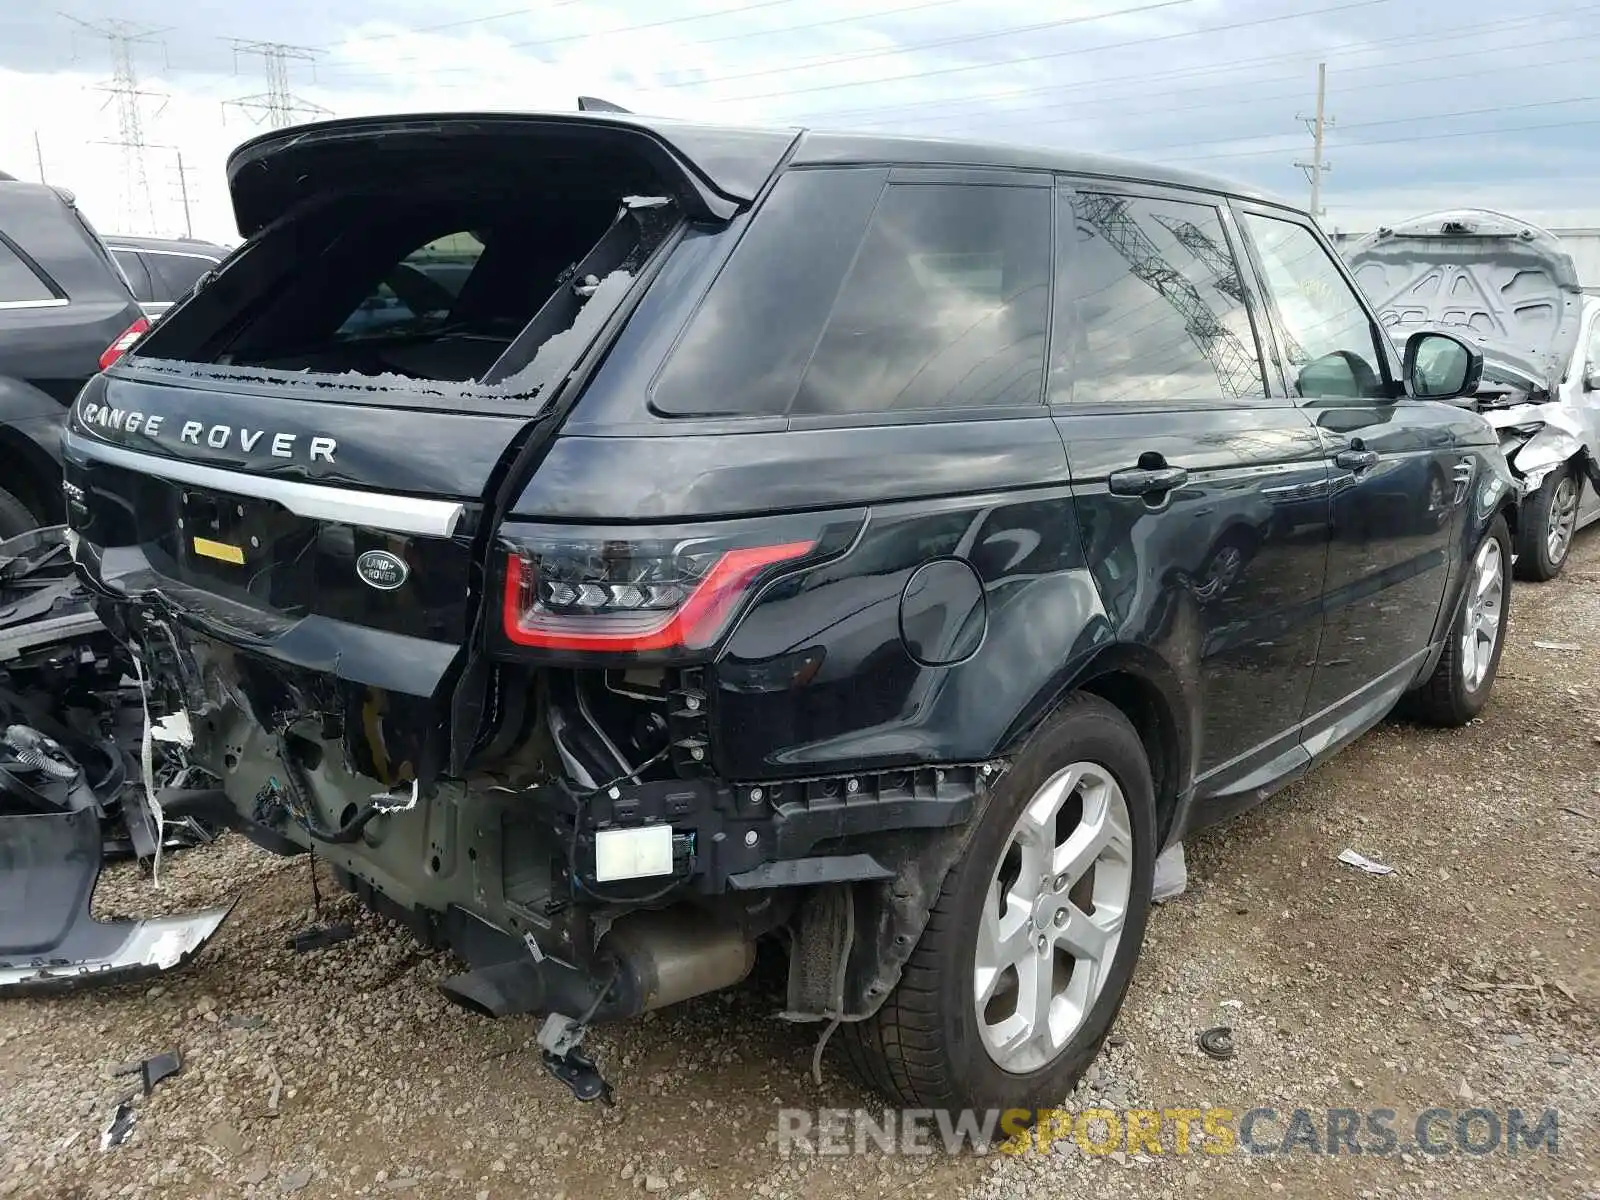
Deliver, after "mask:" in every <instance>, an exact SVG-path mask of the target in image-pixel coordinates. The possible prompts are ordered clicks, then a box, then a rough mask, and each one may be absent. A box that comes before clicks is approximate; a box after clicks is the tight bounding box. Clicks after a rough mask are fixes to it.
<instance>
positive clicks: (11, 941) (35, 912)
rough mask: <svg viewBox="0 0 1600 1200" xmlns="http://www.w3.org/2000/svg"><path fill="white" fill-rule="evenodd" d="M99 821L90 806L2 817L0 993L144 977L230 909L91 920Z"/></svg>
mask: <svg viewBox="0 0 1600 1200" xmlns="http://www.w3.org/2000/svg"><path fill="white" fill-rule="evenodd" d="M100 854H101V835H100V823H99V819H98V818H97V817H96V815H95V813H94V811H93V810H92V809H80V810H78V811H77V812H71V813H47V814H32V815H28V816H7V817H0V995H25V994H34V995H37V994H41V993H42V994H49V993H54V992H67V991H74V990H76V989H78V988H81V987H89V986H100V985H105V984H112V983H125V982H129V981H132V980H137V979H144V978H146V977H148V976H151V975H155V974H158V973H160V972H162V971H167V970H170V969H172V968H173V967H177V966H181V965H182V964H183V963H186V962H188V961H189V960H190V959H191V958H193V957H194V955H195V954H196V953H197V952H198V951H199V950H200V948H201V947H202V946H203V945H205V943H206V942H207V941H208V940H209V939H210V938H211V935H212V934H214V933H216V931H217V929H218V927H219V926H221V924H222V922H223V920H224V919H226V917H227V915H228V912H229V911H230V910H229V909H228V908H211V909H206V910H205V911H203V912H197V913H192V914H189V915H187V916H177V917H158V918H152V919H149V920H143V921H97V920H95V919H94V917H93V916H92V915H90V911H89V902H90V899H91V898H92V896H93V895H94V888H95V883H96V881H97V880H98V879H99V877H100Z"/></svg>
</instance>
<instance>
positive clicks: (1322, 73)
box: [1294, 63, 1333, 221]
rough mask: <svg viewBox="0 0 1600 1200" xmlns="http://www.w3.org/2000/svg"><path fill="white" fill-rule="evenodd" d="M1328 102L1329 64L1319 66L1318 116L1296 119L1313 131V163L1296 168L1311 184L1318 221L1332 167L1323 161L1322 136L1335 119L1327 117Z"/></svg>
mask: <svg viewBox="0 0 1600 1200" xmlns="http://www.w3.org/2000/svg"><path fill="white" fill-rule="evenodd" d="M1327 100H1328V64H1327V63H1318V64H1317V114H1316V116H1314V117H1300V116H1297V117H1295V120H1297V121H1303V122H1304V123H1305V126H1306V128H1307V129H1309V130H1310V131H1311V161H1310V162H1307V161H1305V160H1304V159H1297V160H1296V161H1295V164H1294V165H1295V166H1297V167H1299V168H1300V169H1301V170H1302V171H1304V172H1305V173H1306V179H1307V180H1308V181H1309V182H1310V184H1311V215H1312V217H1314V218H1315V219H1316V220H1318V221H1320V220H1321V219H1322V177H1323V176H1324V175H1326V174H1327V173H1328V172H1329V171H1330V170H1332V167H1331V165H1330V164H1328V163H1326V162H1324V161H1323V159H1322V135H1323V134H1324V133H1325V132H1326V131H1327V130H1329V129H1332V128H1333V118H1332V117H1330V116H1327V115H1326V111H1325V109H1326V105H1327Z"/></svg>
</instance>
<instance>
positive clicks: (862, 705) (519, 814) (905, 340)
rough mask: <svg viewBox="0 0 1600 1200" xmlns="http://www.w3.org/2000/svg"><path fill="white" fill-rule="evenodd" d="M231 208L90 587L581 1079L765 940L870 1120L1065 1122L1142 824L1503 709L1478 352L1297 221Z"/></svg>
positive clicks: (797, 182) (363, 203)
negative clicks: (912, 1112)
mask: <svg viewBox="0 0 1600 1200" xmlns="http://www.w3.org/2000/svg"><path fill="white" fill-rule="evenodd" d="M229 176H230V181H231V186H232V190H233V197H234V204H235V210H236V213H237V217H238V221H239V226H240V230H241V232H242V233H243V234H244V235H246V237H247V239H248V241H247V242H246V244H245V246H244V247H243V248H242V250H241V251H240V252H239V253H237V254H236V255H234V256H233V257H232V258H231V259H230V260H229V261H228V262H227V263H226V264H225V265H224V266H223V267H222V268H221V269H220V270H219V271H218V272H217V273H216V274H215V275H214V277H212V278H211V279H209V280H208V281H206V282H205V284H204V285H203V286H202V287H201V288H200V289H199V290H198V291H197V293H196V294H195V295H193V296H192V297H191V298H190V299H188V300H186V301H185V302H183V303H182V304H180V305H178V306H177V307H175V308H174V309H173V310H172V311H171V312H170V313H168V314H167V315H166V317H165V318H164V319H163V320H162V321H161V323H160V324H159V325H158V326H157V327H156V328H155V330H154V331H153V332H152V333H150V334H149V335H148V336H147V337H146V338H145V339H144V340H143V341H142V342H140V343H138V344H137V345H136V346H134V347H133V350H132V352H131V353H130V354H128V355H126V356H125V357H123V358H122V359H121V361H119V362H117V363H116V364H115V365H114V366H112V367H111V368H110V369H109V370H107V371H106V372H105V373H104V374H103V375H101V376H100V377H98V378H97V379H96V380H94V381H93V382H92V383H91V384H90V385H89V386H88V387H87V388H86V389H85V390H84V392H83V394H82V395H81V396H80V397H79V398H78V400H77V402H76V405H75V407H74V409H73V413H72V419H71V427H70V430H69V432H68V434H67V437H66V443H65V457H66V459H67V463H68V466H67V485H66V488H67V501H68V507H69V509H70V514H71V517H70V519H71V526H72V530H73V535H74V539H75V551H74V552H75V556H76V559H77V562H78V566H79V570H80V572H81V573H82V575H83V577H84V578H85V580H86V581H87V582H88V583H89V585H90V586H91V587H92V588H94V589H95V590H96V592H97V593H98V595H99V596H100V597H101V601H100V607H101V610H102V612H103V615H104V618H105V619H106V620H107V621H108V623H110V624H111V625H112V626H113V627H114V628H115V629H117V630H118V631H119V632H120V633H121V634H122V635H123V636H124V637H125V638H126V639H127V640H128V641H129V642H130V643H131V644H132V645H133V646H135V647H136V648H137V653H138V655H139V657H140V660H141V663H142V668H143V671H144V674H145V676H146V677H147V678H148V679H150V680H151V681H152V686H154V687H157V688H160V689H163V691H164V693H165V698H166V699H168V700H169V701H170V702H171V703H174V704H181V705H183V706H184V707H185V708H186V709H187V711H188V713H189V714H190V720H191V726H192V731H193V735H194V738H195V743H196V744H195V747H194V755H193V760H194V761H196V762H199V763H202V764H204V765H205V766H207V767H208V769H209V770H211V771H213V772H214V773H215V774H216V776H217V777H218V778H219V779H220V780H221V781H222V787H223V788H224V789H225V791H226V797H227V801H228V802H229V805H230V808H231V809H232V811H233V813H234V817H233V819H234V820H235V821H236V823H237V824H238V825H239V826H240V827H241V828H243V829H245V830H247V831H248V832H249V833H250V834H251V836H253V837H254V838H255V839H256V840H258V841H259V842H261V843H263V844H265V845H267V846H270V847H273V848H276V849H278V850H280V851H283V852H286V853H290V852H297V851H301V850H304V849H307V848H309V849H311V850H313V851H314V852H315V853H317V854H319V855H321V856H323V857H325V858H326V859H328V860H329V861H330V862H331V863H333V864H335V865H336V866H337V868H338V869H339V870H340V871H341V872H342V873H343V877H344V878H345V879H346V880H347V881H348V882H349V883H350V884H351V886H353V887H354V888H355V889H357V890H358V891H359V892H360V893H361V894H362V895H363V896H364V897H366V898H367V899H368V900H369V901H371V902H372V903H374V904H376V905H378V906H380V907H382V908H383V909H385V910H387V911H390V912H393V913H397V914H399V915H401V916H402V917H404V918H405V919H407V920H408V921H409V922H410V923H411V924H412V926H413V927H414V928H416V929H417V930H419V931H420V932H421V933H422V934H423V935H424V936H426V937H428V938H430V939H432V940H434V941H435V942H438V943H442V944H446V945H449V946H451V947H453V948H454V949H455V950H456V951H457V952H458V953H459V955H460V957H461V958H463V959H464V960H465V963H466V965H467V967H468V970H466V971H465V972H464V973H462V974H460V975H457V976H455V977H453V978H450V979H448V980H446V981H444V983H443V985H442V986H443V987H444V989H445V991H446V992H447V993H448V994H449V995H450V996H451V997H452V998H453V999H455V1000H457V1001H458V1002H460V1003H461V1004H463V1005H465V1006H467V1007H468V1008H471V1009H474V1010H477V1011H480V1012H483V1013H487V1014H491V1015H498V1014H505V1013H520V1012H527V1013H539V1014H545V1015H546V1020H545V1022H544V1024H543V1026H542V1027H541V1033H540V1042H541V1045H542V1046H543V1048H544V1051H545V1054H546V1059H547V1062H548V1063H549V1064H550V1065H551V1067H552V1069H553V1070H554V1071H555V1072H556V1073H557V1074H558V1075H559V1076H561V1077H562V1078H563V1079H564V1080H565V1081H566V1082H568V1083H569V1084H570V1085H571V1086H572V1087H573V1088H574V1090H575V1091H576V1092H578V1093H579V1094H580V1095H584V1096H592V1095H596V1094H600V1093H602V1092H603V1090H604V1085H603V1083H602V1081H601V1080H600V1078H599V1075H598V1074H597V1072H596V1070H595V1067H594V1064H592V1063H590V1062H589V1061H588V1060H587V1059H586V1058H585V1057H584V1056H583V1052H582V1050H581V1049H579V1048H578V1040H579V1038H581V1036H582V1033H583V1030H584V1028H585V1027H586V1025H587V1024H588V1023H589V1022H591V1021H595V1020H600V1019H605V1018H612V1017H622V1016H627V1015H630V1014H634V1013H638V1012H640V1011H641V1010H644V1009H648V1008H652V1007H655V1006H659V1005H664V1004H669V1003H672V1002H674V1001H678V1000H682V999H684V998H686V997H689V996H693V995H696V994H698V993H704V992H708V991H711V990H713V989H718V988H724V987H727V986H730V985H732V984H735V983H737V982H738V981H739V980H740V979H741V978H742V977H743V976H744V975H745V974H746V973H747V972H748V971H749V969H750V967H751V963H752V960H753V957H754V952H755V946H756V944H757V942H758V941H759V940H761V939H771V940H774V941H777V942H779V943H781V944H783V945H786V946H787V948H788V951H789V955H790V958H789V962H790V967H789V976H788V995H787V1004H786V1011H785V1014H784V1015H786V1016H788V1017H790V1018H792V1019H796V1020H812V1021H817V1022H826V1023H827V1024H826V1026H825V1027H826V1028H830V1029H831V1028H834V1027H835V1026H842V1028H841V1029H840V1032H839V1034H838V1038H839V1040H841V1041H842V1042H844V1043H845V1045H846V1048H847V1050H848V1052H849V1054H850V1056H851V1058H852V1059H853V1060H854V1062H855V1064H856V1065H857V1066H858V1067H859V1068H860V1069H861V1070H862V1071H863V1073H864V1074H865V1075H866V1077H867V1078H868V1079H869V1080H871V1081H873V1082H875V1083H876V1084H877V1085H878V1086H880V1087H881V1088H882V1089H884V1090H885V1091H886V1092H888V1093H889V1094H890V1095H891V1096H894V1097H896V1098H898V1099H899V1100H901V1101H903V1102H905V1103H910V1104H917V1105H924V1106H933V1107H957V1106H968V1105H972V1106H980V1107H987V1106H994V1105H1042V1104H1049V1103H1051V1102H1054V1101H1056V1100H1058V1099H1059V1097H1061V1096H1062V1095H1064V1094H1065V1093H1066V1091H1067V1090H1068V1088H1069V1085H1070V1082H1071V1080H1072V1079H1073V1077H1074V1076H1075V1074H1076V1073H1077V1072H1078V1071H1080V1070H1081V1069H1082V1068H1083V1067H1084V1066H1085V1064H1086V1063H1087V1062H1089V1061H1090V1060H1091V1058H1092V1057H1093V1055H1094V1054H1095V1052H1096V1050H1097V1048H1098V1046H1099V1044H1100V1042H1101V1040H1102V1039H1103V1038H1104V1037H1105V1035H1106V1033H1107V1030H1108V1029H1109V1027H1110V1025H1111V1022H1112V1020H1113V1018H1114V1016H1115V1014H1116V1011H1117V1009H1118V1007H1119V1005H1120V1003H1121V1001H1122V997H1123V994H1124V991H1125V989H1126V987H1127V985H1128V980H1129V977H1130V974H1131V972H1132V970H1133V965H1134V961H1135V958H1136V956H1137V954H1138V951H1139V945H1140V942H1141V940H1142V937H1143V933H1144V927H1145V921H1146V916H1147V913H1148V908H1149V898H1150V891H1151V880H1152V864H1153V861H1154V859H1155V856H1156V854H1157V851H1158V850H1159V849H1160V848H1161V847H1162V846H1163V845H1166V844H1170V843H1172V842H1173V841H1175V840H1176V839H1179V838H1181V837H1182V836H1183V835H1184V833H1185V832H1186V831H1187V830H1189V829H1191V828H1194V827H1195V826H1197V825H1199V824H1202V823H1205V822H1209V821H1212V820H1215V819H1217V818H1219V817H1221V816H1223V815H1225V814H1227V813H1229V812H1231V811H1235V810H1237V809H1239V808H1241V807H1243V806H1245V805H1248V804H1250V803H1253V802H1255V801H1258V800H1260V799H1262V798H1263V797H1265V796H1266V795H1268V794H1269V793H1271V792H1272V791H1273V790H1275V789H1276V788H1278V787H1280V786H1282V785H1283V784H1284V783H1285V782H1286V781H1288V780H1291V779H1294V778H1296V777H1297V776H1299V775H1300V774H1302V773H1303V772H1305V771H1306V770H1307V769H1308V768H1310V767H1311V766H1312V765H1313V764H1314V763H1315V762H1317V761H1319V760H1320V759H1322V758H1323V757H1325V756H1326V755H1328V754H1330V753H1332V752H1333V751H1334V750H1336V749H1337V748H1338V747H1340V746H1341V745H1343V744H1345V743H1346V742H1348V741H1350V740H1351V739H1352V738H1354V737H1355V736H1357V735H1358V734H1359V733H1360V732H1361V731H1362V730H1364V729H1366V728H1367V727H1369V726H1371V725H1372V724H1373V723H1374V722H1375V721H1377V720H1378V719H1380V718H1381V717H1382V716H1383V715H1384V714H1385V713H1386V712H1387V711H1388V710H1389V709H1390V708H1391V707H1393V706H1394V705H1395V704H1396V703H1397V702H1399V701H1402V700H1404V701H1406V702H1407V703H1409V704H1410V705H1411V706H1412V707H1413V709H1415V711H1416V712H1418V713H1419V714H1420V715H1421V716H1423V717H1424V718H1427V719H1431V720H1434V721H1440V722H1461V721H1464V720H1466V719H1468V718H1469V717H1471V716H1472V715H1473V714H1474V713H1475V712H1477V711H1478V709H1479V707H1480V706H1481V705H1482V704H1483V703H1484V700H1485V698H1486V696H1487V693H1488V690H1489V688H1490V685H1491V683H1492V680H1493V677H1494V672H1495V665H1496V662H1497V659H1498V656H1499V652H1500V643H1501V634H1502V630H1503V628H1504V622H1505V616H1506V611H1507V610H1506V599H1507V586H1508V585H1507V566H1508V562H1509V554H1508V550H1507V530H1506V522H1505V519H1504V517H1505V513H1506V512H1507V511H1508V507H1509V505H1510V504H1511V503H1512V501H1513V499H1514V494H1513V491H1512V489H1511V487H1510V486H1509V479H1508V476H1507V474H1506V470H1505V467H1504V464H1503V462H1502V461H1501V460H1500V458H1499V455H1498V451H1497V449H1496V442H1495V438H1494V435H1493V432H1492V431H1491V430H1490V429H1489V427H1488V425H1487V424H1486V423H1485V422H1484V421H1483V419H1482V418H1481V417H1479V416H1477V415H1476V414H1474V413H1472V412H1469V411H1466V410H1464V409H1461V408H1458V407H1455V406H1452V405H1448V404H1441V403H1434V402H1433V400H1434V399H1448V398H1450V397H1452V396H1455V395H1459V394H1469V393H1470V392H1471V390H1472V387H1473V385H1474V383H1475V377H1476V374H1477V372H1478V371H1479V370H1480V369H1481V359H1480V358H1479V357H1478V356H1477V354H1476V353H1475V352H1474V351H1473V350H1472V349H1471V348H1470V347H1468V346H1466V345H1464V344H1462V343H1460V342H1457V341H1456V340H1454V339H1452V338H1450V337H1448V336H1445V335H1442V334H1438V333H1431V332H1430V333H1425V334H1420V335H1418V338H1417V339H1415V340H1414V342H1413V344H1412V345H1410V346H1409V347H1408V348H1407V354H1406V364H1405V366H1404V367H1403V368H1402V367H1401V365H1400V364H1398V363H1396V362H1395V361H1393V359H1392V358H1391V351H1390V349H1389V347H1388V344H1387V342H1386V340H1385V339H1384V338H1383V337H1382V336H1381V335H1380V334H1379V333H1378V332H1377V327H1376V324H1375V321H1374V318H1373V315H1372V313H1371V311H1370V309H1369V308H1368V306H1367V304H1366V302H1365V301H1364V300H1363V299H1362V298H1361V297H1360V296H1359V294H1358V293H1357V292H1356V291H1355V289H1354V288H1353V287H1352V285H1351V283H1350V281H1349V277H1348V275H1347V274H1346V272H1345V271H1344V269H1343V268H1342V267H1341V266H1340V264H1339V262H1338V260H1337V259H1336V258H1335V256H1334V255H1333V254H1332V253H1331V252H1330V251H1329V249H1328V247H1327V245H1326V243H1325V241H1324V240H1323V238H1322V237H1321V235H1320V234H1319V233H1318V232H1317V230H1316V229H1315V227H1314V225H1313V224H1312V223H1311V222H1310V221H1309V220H1308V219H1307V218H1306V217H1305V216H1304V215H1303V214H1301V213H1299V212H1296V211H1294V210H1292V209H1289V208H1286V207H1283V206H1282V205H1279V204H1276V203H1273V202H1271V201H1269V200H1266V199H1263V198H1258V197H1250V196H1246V195H1243V194H1241V193H1239V192H1238V191H1237V190H1234V189H1230V188H1228V187H1227V186H1226V185H1222V184H1219V183H1216V182H1213V181H1209V180H1206V179H1202V178H1199V177H1192V176H1187V175H1180V174H1177V173H1172V172H1167V171H1162V170H1156V169H1144V168H1138V167H1134V166H1131V165H1129V164H1125V163H1119V162H1114V161H1110V160H1104V159H1096V158H1088V157H1076V156H1071V155H1065V154H1052V153H1044V152H1029V151H1017V150H1011V149H1005V148H997V147H992V146H985V145H967V144H957V143H944V142H922V141H914V140H890V139H881V138H871V137H868V138H863V137H854V136H833V135H825V134H816V133H809V132H807V133H800V132H776V133H774V132H751V131H743V130H734V129H723V128H707V127H700V126H694V125H678V124H670V123H652V122H646V121H640V120H635V119H633V118H630V117H626V116H617V115H606V116H595V115H578V116H526V117H518V116H441V117H431V118H424V117H410V116H408V117H396V118H385V119H360V120H350V121H337V122H331V123H327V124H322V125H313V126H307V127H302V128H298V129H290V130H283V131H278V132H274V133H272V134H269V135H266V136H264V137H261V138H258V139H256V140H254V141H252V142H250V143H248V144H246V145H245V146H243V147H242V148H240V149H239V150H238V151H237V152H236V153H235V154H234V155H233V157H232V159H231V160H230V163H229ZM1419 364H1420V365H1419Z"/></svg>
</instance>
